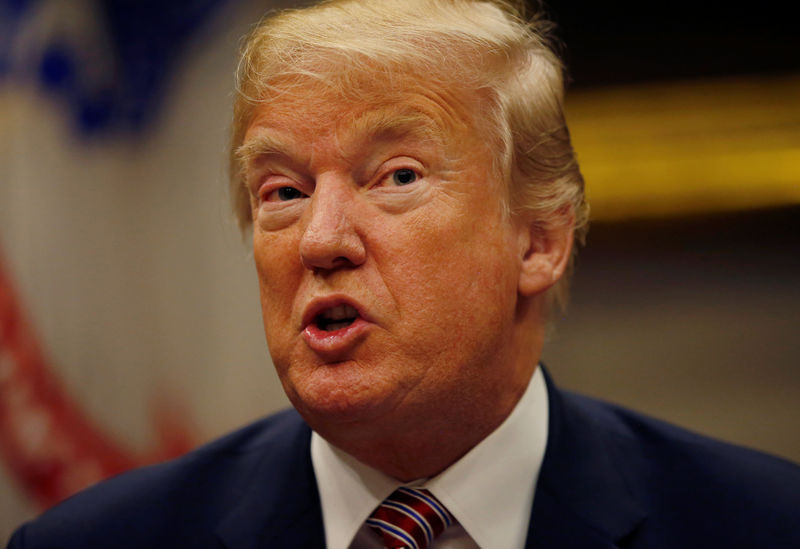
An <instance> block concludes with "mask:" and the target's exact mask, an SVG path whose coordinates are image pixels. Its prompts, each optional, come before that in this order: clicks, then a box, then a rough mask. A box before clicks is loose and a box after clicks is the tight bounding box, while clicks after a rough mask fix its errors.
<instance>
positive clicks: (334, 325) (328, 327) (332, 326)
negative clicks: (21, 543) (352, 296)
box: [322, 318, 353, 332]
mask: <svg viewBox="0 0 800 549" xmlns="http://www.w3.org/2000/svg"><path fill="white" fill-rule="evenodd" d="M352 323H353V319H352V318H348V319H345V320H337V321H335V322H329V323H326V324H324V325H323V327H322V329H323V330H325V331H326V332H335V331H336V330H341V329H342V328H347V327H348V326H350V325H351V324H352Z"/></svg>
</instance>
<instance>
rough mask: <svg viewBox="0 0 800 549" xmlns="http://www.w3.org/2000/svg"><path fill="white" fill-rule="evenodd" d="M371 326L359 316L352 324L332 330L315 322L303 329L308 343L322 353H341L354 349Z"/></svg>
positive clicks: (304, 337) (314, 349)
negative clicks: (325, 328) (322, 327)
mask: <svg viewBox="0 0 800 549" xmlns="http://www.w3.org/2000/svg"><path fill="white" fill-rule="evenodd" d="M368 327H369V323H368V322H367V321H366V320H364V319H363V318H357V319H356V320H355V321H354V322H353V323H352V324H350V325H349V326H346V327H344V328H339V329H338V330H334V331H332V332H327V331H325V330H321V329H320V328H319V327H318V326H316V325H315V324H309V325H308V326H306V328H305V329H304V330H303V339H304V340H305V342H306V344H307V345H308V346H309V347H310V348H311V350H312V351H315V352H317V353H320V354H330V353H341V352H344V351H348V350H350V349H352V348H353V347H354V346H355V345H356V344H357V343H358V342H359V341H360V340H361V336H362V334H364V332H365V331H366V330H367V328H368Z"/></svg>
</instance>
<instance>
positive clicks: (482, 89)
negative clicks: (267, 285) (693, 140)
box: [230, 0, 588, 307]
mask: <svg viewBox="0 0 800 549" xmlns="http://www.w3.org/2000/svg"><path fill="white" fill-rule="evenodd" d="M549 33H550V24H549V23H548V22H547V21H546V20H544V19H543V18H542V17H540V16H539V15H535V16H533V17H531V18H529V19H527V20H526V19H524V5H523V3H522V2H519V3H513V2H507V1H501V0H380V1H368V0H327V1H323V2H321V3H320V4H318V5H316V6H313V7H309V8H305V9H298V10H287V11H283V12H279V13H277V14H274V15H271V16H269V17H267V18H265V19H263V20H262V21H261V22H260V23H259V24H258V25H257V26H256V28H255V29H254V30H253V32H252V33H251V34H250V35H249V37H248V38H247V39H246V41H245V43H244V46H243V49H242V54H241V59H240V64H239V68H238V71H237V88H236V90H237V91H236V97H235V101H234V116H233V126H232V135H231V147H230V191H231V198H232V201H233V207H234V211H235V212H236V215H237V217H238V219H239V223H240V226H241V227H242V229H243V230H244V229H246V228H247V227H248V226H249V225H250V224H251V223H252V217H251V215H252V214H251V210H250V199H249V196H248V193H247V190H246V187H245V185H244V183H243V179H242V178H243V174H242V166H241V162H240V158H239V155H237V151H238V149H239V147H240V146H241V144H242V141H243V139H244V134H245V132H246V130H247V128H248V126H249V124H250V122H251V118H252V115H253V111H254V110H255V107H256V106H257V105H259V104H263V103H264V102H268V101H269V100H270V99H271V98H273V97H276V96H277V95H283V94H291V93H293V92H295V91H300V92H301V93H305V94H308V93H309V85H310V84H311V85H313V86H319V87H320V88H323V89H334V90H336V91H337V92H338V93H340V94H347V93H358V92H357V90H359V89H363V86H361V85H360V84H361V83H363V82H364V81H365V80H375V79H379V80H380V81H382V82H383V81H385V82H387V85H388V84H391V83H392V82H393V80H394V79H396V78H398V77H401V76H407V75H409V74H410V75H412V76H414V77H416V78H417V79H418V81H421V82H430V83H431V84H440V85H445V86H451V87H458V88H460V89H464V90H469V89H472V90H475V91H476V92H478V93H479V94H480V96H481V97H483V98H484V99H485V101H484V108H483V110H482V112H481V113H480V116H481V118H482V120H481V122H482V123H483V125H485V126H486V129H487V131H488V132H489V138H490V139H489V140H488V141H489V142H490V143H491V144H492V146H493V147H494V148H496V158H495V164H496V168H497V171H498V173H499V174H500V175H501V177H502V178H503V179H504V180H505V181H506V183H507V186H508V196H507V197H504V198H506V199H507V202H506V205H507V207H508V211H509V213H510V214H511V215H527V216H531V217H532V218H533V219H534V221H535V222H536V223H537V224H538V225H539V226H540V227H541V228H542V230H543V231H546V229H547V228H548V227H550V226H553V225H558V224H563V223H569V222H574V238H575V241H577V242H581V243H582V242H583V240H584V238H585V234H586V231H587V229H588V206H587V204H586V201H585V198H584V191H583V178H582V176H581V173H580V170H579V167H578V163H577V160H576V158H575V154H574V151H573V149H572V145H571V142H570V137H569V130H568V129H567V124H566V121H565V118H564V113H563V100H564V82H563V68H562V65H561V63H560V61H559V59H558V56H557V55H556V54H555V53H554V50H553V45H552V42H551V40H550V38H549ZM573 262H574V257H573V258H571V260H570V265H569V269H568V271H571V269H572V264H573ZM568 279H569V272H568V273H567V274H566V275H565V276H564V277H562V280H561V281H559V283H558V284H557V285H556V286H555V287H554V288H552V289H551V291H550V292H549V296H548V297H549V300H550V305H555V306H556V307H563V305H564V304H565V303H566V298H567V293H568V292H567V288H568Z"/></svg>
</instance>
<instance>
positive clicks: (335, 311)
mask: <svg viewBox="0 0 800 549" xmlns="http://www.w3.org/2000/svg"><path fill="white" fill-rule="evenodd" d="M320 316H321V317H322V318H324V319H325V320H328V321H336V320H344V319H352V318H354V317H357V316H358V311H356V309H355V307H351V306H350V305H337V306H336V307H333V308H331V309H328V310H327V311H325V312H324V313H322V315H320Z"/></svg>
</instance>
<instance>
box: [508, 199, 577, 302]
mask: <svg viewBox="0 0 800 549" xmlns="http://www.w3.org/2000/svg"><path fill="white" fill-rule="evenodd" d="M574 219H575V218H574V215H573V214H572V212H571V210H570V211H567V212H557V213H556V214H555V215H554V219H553V221H552V222H546V223H541V222H536V221H533V220H524V221H521V226H520V227H519V253H520V261H521V263H520V273H519V284H518V290H519V293H520V294H521V295H523V296H527V297H531V296H534V295H537V294H541V293H542V292H544V291H546V290H548V289H549V288H550V287H551V286H553V285H554V284H555V283H556V282H558V280H559V279H560V278H561V277H562V276H563V275H564V272H565V271H566V269H567V265H568V264H569V258H570V256H571V254H572V233H573V227H574V225H575V221H574Z"/></svg>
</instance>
